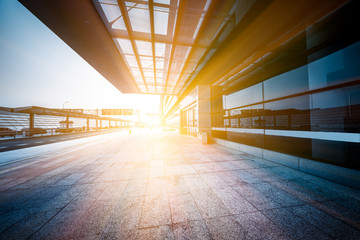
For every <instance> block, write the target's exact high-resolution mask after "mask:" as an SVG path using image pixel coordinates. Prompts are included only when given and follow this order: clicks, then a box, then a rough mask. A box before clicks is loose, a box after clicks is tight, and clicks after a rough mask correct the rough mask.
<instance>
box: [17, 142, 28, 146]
mask: <svg viewBox="0 0 360 240" xmlns="http://www.w3.org/2000/svg"><path fill="white" fill-rule="evenodd" d="M25 145H29V144H28V143H20V144H16V145H15V146H25Z"/></svg>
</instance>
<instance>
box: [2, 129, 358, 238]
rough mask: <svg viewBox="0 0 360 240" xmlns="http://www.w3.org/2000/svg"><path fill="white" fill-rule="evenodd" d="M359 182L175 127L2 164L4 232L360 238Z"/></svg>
mask: <svg viewBox="0 0 360 240" xmlns="http://www.w3.org/2000/svg"><path fill="white" fill-rule="evenodd" d="M359 230H360V191H357V190H354V189H351V188H347V187H344V186H341V185H339V184H336V183H332V182H329V181H326V180H323V179H321V178H317V177H314V176H311V175H308V174H305V173H302V172H298V171H295V170H292V169H290V168H287V167H284V166H281V165H278V164H275V163H272V162H269V161H265V160H263V159H260V158H257V157H254V156H252V155H248V154H245V153H243V152H238V151H234V150H231V149H227V148H224V147H221V146H218V145H215V144H210V145H202V144H201V142H200V140H199V139H197V138H194V137H188V136H179V135H178V134H177V133H175V132H165V131H164V132H162V131H157V130H153V131H150V130H135V131H133V134H132V135H129V134H128V133H127V132H120V133H111V134H107V135H106V136H104V137H103V138H101V139H99V138H97V139H94V141H89V142H86V143H82V144H78V145H74V146H73V147H66V148H59V149H57V150H52V151H51V152H47V153H41V154H38V155H36V154H34V155H33V156H31V157H28V158H26V159H24V160H23V161H18V162H15V163H12V164H7V165H3V166H1V167H0V238H1V239H90V240H91V239H360V231H359Z"/></svg>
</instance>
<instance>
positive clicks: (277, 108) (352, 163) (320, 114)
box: [212, 4, 360, 169]
mask: <svg viewBox="0 0 360 240" xmlns="http://www.w3.org/2000/svg"><path fill="white" fill-rule="evenodd" d="M349 11H352V10H351V4H350V5H348V6H347V7H345V8H344V9H342V10H341V11H339V12H337V13H336V14H333V15H330V16H328V17H327V18H326V19H323V20H322V21H321V22H319V23H316V24H315V25H314V26H309V27H308V29H307V31H306V33H305V34H303V35H302V36H299V37H298V38H297V39H294V41H293V42H292V41H289V42H288V43H287V45H286V46H283V52H279V53H276V54H274V55H275V56H276V57H273V58H264V60H263V62H262V63H261V64H259V66H258V69H255V70H254V73H249V75H248V82H250V81H252V82H254V84H253V85H252V86H247V87H243V85H241V84H238V85H236V84H232V87H231V88H230V87H228V88H226V86H225V87H224V88H223V93H222V94H220V95H217V96H213V99H212V129H213V131H212V135H213V137H218V138H223V139H227V140H230V141H235V142H239V143H244V144H248V145H253V146H257V147H261V148H265V149H269V150H275V151H279V152H283V153H287V154H291V155H296V156H300V157H306V158H310V159H314V160H318V161H322V162H327V163H332V164H337V165H341V166H344V167H349V168H354V169H360V163H359V162H360V161H358V154H359V150H357V149H359V147H360V134H359V133H360V39H359V37H358V36H357V33H356V30H355V28H353V29H352V30H351V29H349V26H350V25H352V24H354V22H357V21H356V19H352V18H355V16H356V14H348V13H349ZM334 23H337V24H334ZM340 33H342V34H340ZM289 53H292V54H289ZM294 55H295V56H298V60H297V61H295V62H294V61H292V59H293V57H294ZM280 58H281V59H280ZM271 68H272V69H273V70H271ZM259 69H260V70H259ZM254 79H255V80H254ZM242 82H245V81H244V79H242ZM229 86H230V85H229Z"/></svg>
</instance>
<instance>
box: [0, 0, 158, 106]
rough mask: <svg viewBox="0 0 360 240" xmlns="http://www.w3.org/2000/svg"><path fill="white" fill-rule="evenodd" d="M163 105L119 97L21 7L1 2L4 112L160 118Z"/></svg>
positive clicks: (12, 0)
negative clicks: (107, 112)
mask: <svg viewBox="0 0 360 240" xmlns="http://www.w3.org/2000/svg"><path fill="white" fill-rule="evenodd" d="M159 101H160V97H159V96H153V95H137V94H122V93H120V91H119V90H117V89H116V88H115V87H114V86H113V85H111V84H110V83H109V82H108V81H107V80H106V79H105V78H104V77H102V75H101V74H99V73H98V72H97V71H96V70H95V69H93V68H92V67H91V66H90V65H89V64H88V63H87V62H86V61H85V60H83V59H82V58H81V57H80V56H79V55H78V54H77V53H76V52H74V51H73V50H72V49H71V48H70V47H69V46H68V45H66V44H65V43H64V42H63V41H62V40H61V39H60V38H59V37H57V36H56V35H55V34H54V33H53V32H52V31H51V30H50V29H48V28H47V27H46V26H45V25H44V24H43V23H41V22H40V21H39V20H38V19H37V18H36V17H35V16H33V15H32V13H30V12H29V11H28V10H27V9H26V8H25V7H23V6H22V5H21V4H20V3H19V2H18V1H16V0H0V106H3V107H20V106H42V107H51V108H62V107H63V105H64V106H65V108H84V109H96V108H133V109H140V110H141V111H142V112H144V113H145V112H149V113H157V112H158V111H159ZM65 102H67V103H65ZM64 103H65V104H64Z"/></svg>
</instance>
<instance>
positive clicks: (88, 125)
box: [86, 118, 90, 131]
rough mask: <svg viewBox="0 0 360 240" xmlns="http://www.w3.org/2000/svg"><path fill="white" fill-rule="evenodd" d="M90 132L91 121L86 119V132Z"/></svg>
mask: <svg viewBox="0 0 360 240" xmlns="http://www.w3.org/2000/svg"><path fill="white" fill-rule="evenodd" d="M89 130H90V120H89V118H87V119H86V131H89Z"/></svg>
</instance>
